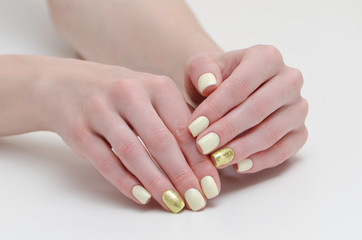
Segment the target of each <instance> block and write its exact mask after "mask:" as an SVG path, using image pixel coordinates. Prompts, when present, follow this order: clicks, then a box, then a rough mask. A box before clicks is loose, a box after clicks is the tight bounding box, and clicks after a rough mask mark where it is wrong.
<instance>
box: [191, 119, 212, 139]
mask: <svg viewBox="0 0 362 240" xmlns="http://www.w3.org/2000/svg"><path fill="white" fill-rule="evenodd" d="M208 126H209V119H208V118H207V117H204V116H201V117H198V118H196V119H195V120H194V121H193V122H192V123H191V124H190V125H189V130H190V132H191V134H192V136H194V137H196V136H197V135H199V134H200V133H201V132H202V131H204V130H205V129H206V128H207V127H208Z"/></svg>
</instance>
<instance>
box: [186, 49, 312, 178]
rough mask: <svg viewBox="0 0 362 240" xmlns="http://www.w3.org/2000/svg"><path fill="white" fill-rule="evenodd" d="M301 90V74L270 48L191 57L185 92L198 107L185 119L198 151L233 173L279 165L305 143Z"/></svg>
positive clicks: (303, 106) (305, 108)
mask: <svg viewBox="0 0 362 240" xmlns="http://www.w3.org/2000/svg"><path fill="white" fill-rule="evenodd" d="M302 85H303V77H302V74H301V72H300V71H299V70H297V69H294V68H291V67H288V66H286V65H285V64H284V62H283V58H282V56H281V54H280V52H279V51H278V50H277V49H276V48H275V47H273V46H262V45H258V46H253V47H250V48H247V49H242V50H236V51H231V52H227V53H222V54H218V55H208V54H200V55H195V56H193V57H191V58H190V59H189V60H188V61H187V63H186V67H185V88H186V91H187V93H188V95H189V97H190V98H191V99H192V100H193V101H194V102H196V103H200V102H201V103H200V105H199V106H198V107H197V108H196V109H195V111H194V112H193V113H192V116H191V118H190V120H189V124H191V125H190V126H189V129H190V131H191V132H192V134H193V135H194V136H197V139H196V141H197V147H198V149H199V151H200V152H201V153H203V154H212V155H211V156H212V159H213V161H214V163H215V165H216V166H217V167H219V168H223V167H226V166H228V165H230V164H235V165H234V168H235V170H236V171H238V172H246V173H250V172H257V171H260V170H262V169H265V168H270V167H274V166H276V165H278V164H280V163H282V162H283V161H285V160H286V159H288V158H289V157H291V156H292V155H293V154H295V153H296V152H297V151H298V150H299V149H300V148H301V147H302V146H303V145H304V143H305V142H306V139H307V129H306V127H305V124H304V122H305V119H306V116H307V112H308V103H307V101H306V100H305V99H303V98H302V97H301V95H300V91H301V88H302ZM236 163H238V164H236Z"/></svg>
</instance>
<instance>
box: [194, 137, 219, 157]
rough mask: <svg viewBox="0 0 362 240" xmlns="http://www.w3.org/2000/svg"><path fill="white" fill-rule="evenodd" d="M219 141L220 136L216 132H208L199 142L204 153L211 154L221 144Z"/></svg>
mask: <svg viewBox="0 0 362 240" xmlns="http://www.w3.org/2000/svg"><path fill="white" fill-rule="evenodd" d="M219 143H220V138H219V136H218V135H217V134H216V133H214V132H211V133H208V134H207V135H205V136H203V137H202V138H201V139H200V140H199V141H198V142H197V144H199V146H200V148H201V150H202V153H203V154H209V153H210V152H212V151H213V150H214V149H215V148H216V147H217V146H218V145H219Z"/></svg>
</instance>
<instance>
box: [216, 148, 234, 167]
mask: <svg viewBox="0 0 362 240" xmlns="http://www.w3.org/2000/svg"><path fill="white" fill-rule="evenodd" d="M212 157H213V158H214V160H215V166H216V167H220V166H222V165H225V164H227V163H229V162H231V161H232V160H233V159H234V151H233V150H232V149H231V148H223V149H220V150H219V151H217V152H214V153H213V154H212Z"/></svg>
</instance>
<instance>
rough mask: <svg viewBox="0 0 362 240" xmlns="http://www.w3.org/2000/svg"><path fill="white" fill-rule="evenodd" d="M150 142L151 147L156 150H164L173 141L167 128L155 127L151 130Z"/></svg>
mask: <svg viewBox="0 0 362 240" xmlns="http://www.w3.org/2000/svg"><path fill="white" fill-rule="evenodd" d="M150 142H151V143H152V144H153V147H152V148H154V149H157V150H165V149H166V148H167V147H169V146H170V144H172V143H173V142H174V141H173V137H172V135H171V133H170V132H169V131H168V130H167V129H165V128H161V129H160V128H155V129H153V130H152V134H151V137H150Z"/></svg>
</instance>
